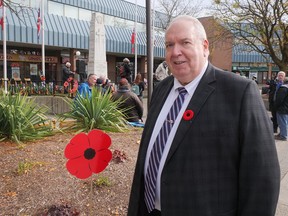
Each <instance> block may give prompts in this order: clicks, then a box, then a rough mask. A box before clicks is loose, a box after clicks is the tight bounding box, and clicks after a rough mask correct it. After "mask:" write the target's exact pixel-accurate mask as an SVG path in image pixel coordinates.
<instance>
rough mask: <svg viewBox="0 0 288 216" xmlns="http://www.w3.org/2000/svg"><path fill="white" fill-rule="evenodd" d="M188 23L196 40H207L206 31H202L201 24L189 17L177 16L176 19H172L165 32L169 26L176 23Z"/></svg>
mask: <svg viewBox="0 0 288 216" xmlns="http://www.w3.org/2000/svg"><path fill="white" fill-rule="evenodd" d="M182 20H183V21H189V22H190V23H191V26H192V27H193V28H194V32H195V34H196V36H197V38H198V39H200V40H207V34H206V31H205V29H204V26H203V25H202V23H201V22H200V21H199V20H198V19H197V18H195V17H192V16H189V15H180V16H177V17H176V18H174V19H173V20H172V21H171V22H170V24H169V25H168V28H167V30H166V32H167V31H168V30H169V28H170V26H171V25H172V24H173V23H175V22H178V21H182Z"/></svg>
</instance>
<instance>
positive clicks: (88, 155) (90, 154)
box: [84, 148, 96, 160]
mask: <svg viewBox="0 0 288 216" xmlns="http://www.w3.org/2000/svg"><path fill="white" fill-rule="evenodd" d="M95 155H96V151H95V150H94V149H92V148H88V149H86V150H85V152H84V157H85V158H86V159H87V160H91V159H93V158H94V157H95Z"/></svg>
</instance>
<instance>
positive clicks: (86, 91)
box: [62, 58, 145, 126]
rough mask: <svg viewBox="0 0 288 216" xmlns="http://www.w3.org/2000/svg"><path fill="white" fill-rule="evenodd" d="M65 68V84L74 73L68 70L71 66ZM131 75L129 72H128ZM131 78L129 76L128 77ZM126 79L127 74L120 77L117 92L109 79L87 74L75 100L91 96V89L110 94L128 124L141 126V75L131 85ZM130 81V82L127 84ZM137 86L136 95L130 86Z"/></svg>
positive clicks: (142, 85)
mask: <svg viewBox="0 0 288 216" xmlns="http://www.w3.org/2000/svg"><path fill="white" fill-rule="evenodd" d="M127 60H128V59H127V58H125V59H124V61H123V62H124V64H127V63H128V61H129V60H128V61H127ZM65 66H66V67H65V68H63V75H62V76H63V82H65V81H66V80H67V79H68V78H69V77H74V74H75V73H74V72H72V71H71V70H70V66H71V64H70V63H69V62H67V63H66V65H65ZM130 74H131V72H130ZM130 77H131V76H130ZM127 78H128V73H127V74H126V75H125V77H122V78H121V79H120V81H119V83H118V87H117V90H116V89H115V87H114V86H113V85H112V84H111V83H110V81H109V79H107V78H106V77H103V76H99V77H97V75H96V74H89V75H88V77H87V80H86V81H85V82H82V83H81V84H80V85H79V87H78V91H77V95H76V98H77V97H79V96H81V97H88V98H91V96H92V89H93V88H97V89H98V90H99V91H101V93H102V94H106V93H111V94H112V96H111V99H112V100H121V104H120V106H119V109H122V110H123V112H124V116H125V119H126V120H127V122H129V123H134V124H135V126H139V125H140V126H143V125H144V124H143V123H142V122H143V120H142V116H143V103H142V98H143V91H144V89H145V84H144V82H143V81H142V77H141V74H140V73H139V74H137V76H136V79H135V81H134V82H133V83H131V78H130V79H129V78H128V79H127ZM129 81H130V82H129ZM130 83H131V84H133V85H135V86H137V88H138V91H137V94H136V93H134V92H133V91H132V87H131V84H130Z"/></svg>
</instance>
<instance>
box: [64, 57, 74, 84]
mask: <svg viewBox="0 0 288 216" xmlns="http://www.w3.org/2000/svg"><path fill="white" fill-rule="evenodd" d="M70 67H71V64H70V62H66V64H65V67H63V72H62V84H63V83H64V82H66V81H67V80H68V78H69V77H72V78H74V75H75V72H73V71H71V70H70Z"/></svg>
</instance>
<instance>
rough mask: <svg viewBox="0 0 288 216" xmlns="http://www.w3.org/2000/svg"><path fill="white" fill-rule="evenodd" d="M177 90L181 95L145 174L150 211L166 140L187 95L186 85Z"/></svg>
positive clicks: (176, 101)
mask: <svg viewBox="0 0 288 216" xmlns="http://www.w3.org/2000/svg"><path fill="white" fill-rule="evenodd" d="M177 90H178V92H179V95H178V97H177V98H176V99H175V101H174V103H173V105H172V106H171V109H170V111H169V113H168V115H167V117H166V119H165V120H164V123H163V125H162V127H161V129H160V131H159V134H158V135H157V137H156V140H155V143H154V145H153V147H152V150H151V153H150V157H149V162H148V167H147V172H146V176H145V192H144V195H145V203H146V206H147V209H148V212H149V213H150V212H151V211H152V210H153V209H154V206H155V197H156V181H157V175H158V169H159V164H160V160H161V157H162V153H163V150H164V147H165V144H166V141H167V139H168V136H169V133H170V131H171V129H172V127H173V123H174V121H175V119H176V118H177V115H178V113H179V111H180V109H181V107H182V104H183V102H184V99H185V95H186V93H187V91H186V89H185V88H184V87H180V88H178V89H177Z"/></svg>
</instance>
